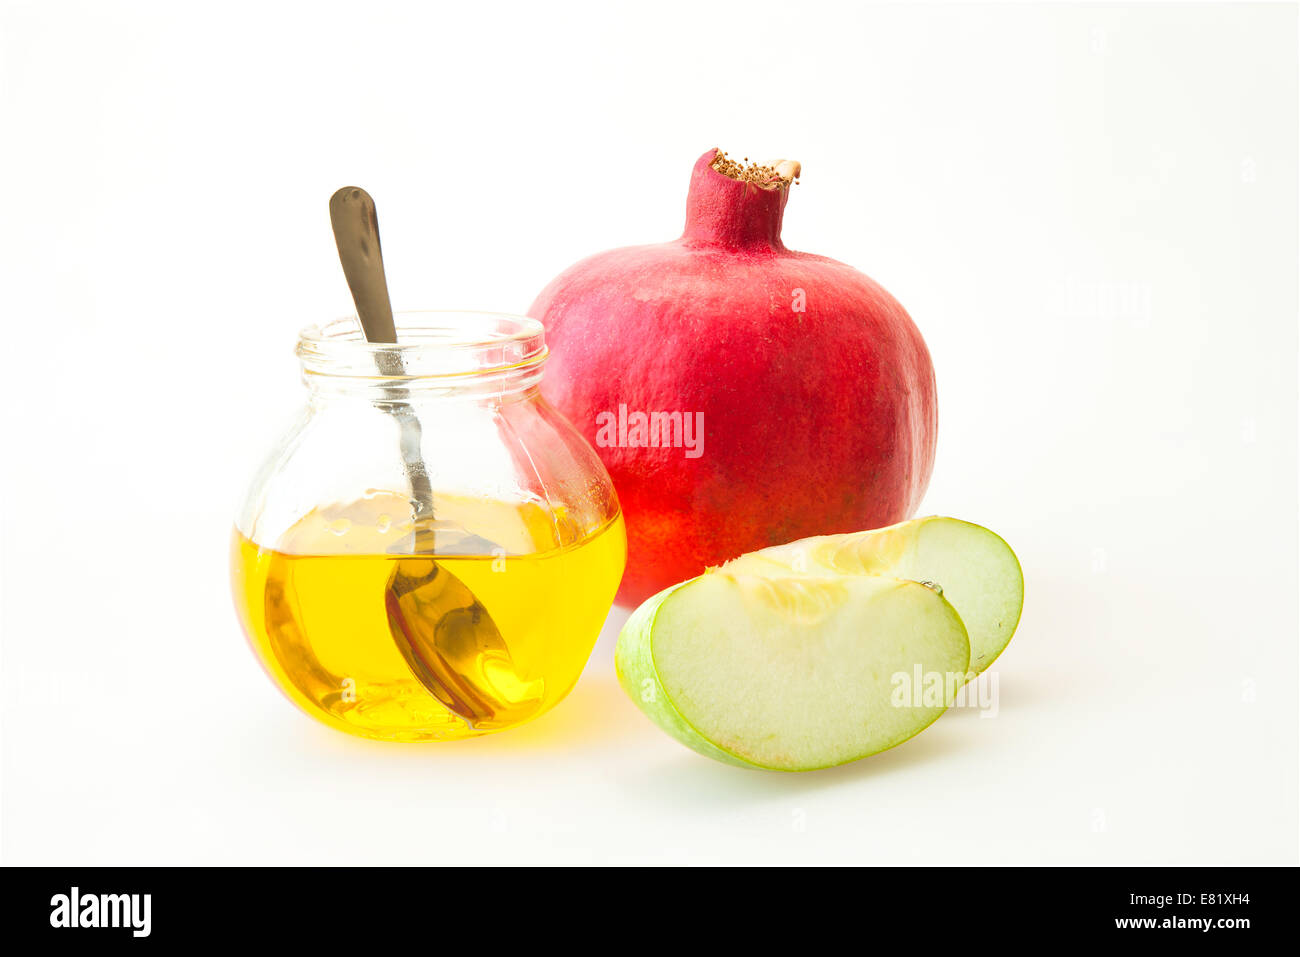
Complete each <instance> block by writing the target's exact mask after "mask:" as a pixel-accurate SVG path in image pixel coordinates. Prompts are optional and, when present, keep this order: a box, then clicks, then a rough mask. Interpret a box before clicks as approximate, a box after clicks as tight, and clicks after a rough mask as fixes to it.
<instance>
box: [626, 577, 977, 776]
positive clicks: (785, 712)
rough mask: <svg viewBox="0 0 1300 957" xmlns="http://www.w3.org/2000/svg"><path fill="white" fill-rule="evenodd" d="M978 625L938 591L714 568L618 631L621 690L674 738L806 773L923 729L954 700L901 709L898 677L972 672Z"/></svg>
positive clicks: (730, 757)
mask: <svg viewBox="0 0 1300 957" xmlns="http://www.w3.org/2000/svg"><path fill="white" fill-rule="evenodd" d="M969 660H970V644H969V641H968V639H967V637H966V628H965V626H963V625H962V622H961V618H960V617H958V615H957V613H956V611H954V610H953V607H952V605H950V604H949V603H948V602H947V601H945V600H944V598H943V597H942V596H940V595H939V594H938V592H936V591H934V590H933V589H931V588H928V587H926V586H924V585H920V584H918V583H916V582H909V581H902V580H900V579H890V578H882V577H878V576H868V575H857V576H841V577H837V578H835V577H828V578H822V579H818V578H811V577H806V576H800V575H788V576H785V577H780V576H778V575H762V576H759V575H747V574H744V573H732V572H729V571H726V570H715V571H711V572H708V573H706V574H704V575H702V576H700V577H699V578H695V579H692V580H691V581H688V582H686V583H684V584H682V585H677V586H675V587H673V588H670V589H668V590H667V591H664V592H661V593H660V594H658V595H656V596H655V597H653V598H651V599H650V600H649V601H647V602H646V603H645V604H643V605H642V606H641V607H640V608H638V609H637V610H636V611H635V612H634V613H633V615H632V617H631V618H630V619H629V620H628V622H627V624H626V625H625V626H624V628H623V631H622V633H621V634H620V635H619V641H618V649H617V652H616V656H615V662H616V666H617V669H618V675H619V681H620V682H621V683H622V685H623V688H624V690H625V691H627V693H628V694H629V695H630V696H631V697H632V699H633V700H634V701H635V702H637V704H638V705H640V707H641V708H642V710H643V711H645V712H646V714H647V715H649V717H650V718H651V719H652V720H653V721H654V722H655V723H656V724H658V725H659V726H660V727H661V728H662V729H663V730H665V731H667V732H668V733H669V734H670V735H672V736H673V737H675V738H676V739H677V740H679V741H681V742H682V743H683V744H685V745H687V746H688V747H691V748H694V749H695V750H696V751H699V752H700V753H701V754H704V755H706V756H708V757H711V758H716V759H718V760H720V761H725V762H727V763H728V764H735V765H740V766H742V767H753V768H767V769H772V770H781V771H807V770H812V769H815V768H823V767H829V766H831V765H835V764H843V763H845V762H847V761H855V760H857V759H858V758H863V757H866V756H867V755H869V754H875V753H876V752H877V751H883V750H885V749H886V748H892V747H893V746H894V745H896V744H900V743H901V742H903V741H906V740H907V739H908V738H910V737H912V736H913V735H914V734H916V733H917V732H919V731H921V730H922V729H924V728H925V727H927V726H928V725H929V724H931V723H932V722H933V721H934V720H935V719H936V718H938V717H939V715H941V714H942V713H943V712H944V711H945V710H946V709H947V708H948V706H949V705H950V704H951V703H952V696H953V694H954V693H955V688H956V687H959V686H960V684H961V681H957V682H956V683H955V684H954V683H953V682H948V683H947V686H946V688H945V690H944V693H943V695H942V697H941V698H939V700H933V701H923V702H914V701H911V700H909V701H907V702H905V703H904V704H902V705H899V704H898V703H897V702H896V701H895V700H894V695H893V691H894V682H895V676H896V675H900V674H903V675H907V676H909V677H910V676H912V675H913V674H914V673H915V670H916V669H917V668H918V667H919V668H920V669H921V672H922V673H923V674H941V675H954V676H964V675H965V673H966V671H967V668H968V665H969Z"/></svg>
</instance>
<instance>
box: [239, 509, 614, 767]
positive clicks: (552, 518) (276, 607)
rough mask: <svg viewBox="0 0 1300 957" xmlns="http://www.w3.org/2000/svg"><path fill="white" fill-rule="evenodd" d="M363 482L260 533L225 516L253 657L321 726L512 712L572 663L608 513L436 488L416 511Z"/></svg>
mask: <svg viewBox="0 0 1300 957" xmlns="http://www.w3.org/2000/svg"><path fill="white" fill-rule="evenodd" d="M411 515H412V508H411V503H410V502H409V501H408V500H407V499H406V498H405V497H403V496H399V495H396V494H393V493H389V492H383V491H372V492H369V493H367V494H366V496H365V497H364V498H362V499H361V500H359V501H355V502H351V503H345V504H331V505H326V506H322V507H318V508H316V509H313V510H312V511H310V512H309V513H308V514H307V515H306V516H304V517H303V518H302V519H300V520H299V521H298V522H297V523H295V524H294V525H293V526H292V527H291V528H290V529H289V530H288V531H287V532H285V533H284V534H283V535H280V536H279V537H278V539H277V540H276V541H275V543H274V544H273V545H272V546H271V547H266V546H263V545H259V544H257V543H256V541H255V539H257V538H258V535H257V534H256V533H253V534H252V536H251V538H250V537H249V536H248V535H246V534H244V533H243V532H241V531H238V530H236V532H235V534H234V542H233V546H232V573H233V582H234V592H235V604H236V606H237V608H238V611H239V615H240V619H241V622H242V624H243V626H244V631H245V633H246V634H247V636H248V638H249V642H250V644H251V645H252V646H253V650H254V652H255V653H256V654H257V656H258V658H259V660H260V661H261V662H262V665H263V666H264V667H265V669H266V670H267V672H268V673H269V674H270V675H271V677H272V679H273V680H274V681H275V682H276V684H277V685H279V687H280V688H281V689H282V690H283V691H284V692H285V693H286V694H287V695H288V696H289V698H290V699H292V700H293V701H294V702H295V703H296V704H297V705H299V707H301V708H302V709H303V710H304V711H306V712H307V713H308V714H310V715H312V716H314V717H316V718H318V719H319V720H321V721H323V722H325V723H326V724H328V725H330V726H331V727H335V728H339V729H341V730H343V731H348V732H351V733H353V734H358V735H361V736H363V737H369V738H380V739H386V740H393V741H429V740H447V739H455V738H466V737H471V736H474V735H479V734H484V733H487V732H490V731H496V730H500V729H502V728H508V727H514V726H516V725H518V724H521V723H523V722H525V721H528V720H529V719H531V718H534V717H536V716H537V715H540V714H542V713H543V712H545V711H546V710H547V709H549V708H551V707H552V706H554V705H555V704H556V703H557V702H558V701H560V700H561V699H562V698H563V697H564V696H565V695H566V694H568V692H569V690H570V689H571V688H572V687H573V685H574V683H575V682H576V681H577V680H578V677H579V675H581V673H582V670H583V667H584V665H585V664H586V662H587V658H588V657H589V656H590V654H591V649H592V646H593V645H594V643H595V640H596V637H597V635H598V634H599V633H600V629H601V626H602V624H603V622H604V619H605V615H606V613H607V611H608V610H609V606H610V603H611V602H612V600H613V597H614V592H615V591H616V589H617V588H618V584H619V580H620V578H621V577H622V573H623V563H624V560H625V556H626V537H625V533H624V528H623V519H622V516H621V515H620V514H618V513H615V514H614V516H613V517H612V518H606V519H604V520H603V524H600V525H599V526H597V527H584V526H583V525H582V524H581V523H580V522H579V521H577V520H576V519H574V518H573V517H572V516H571V515H570V514H569V513H568V511H567V510H566V509H564V508H563V507H553V506H550V505H548V504H546V503H542V502H522V503H521V502H495V501H490V500H484V499H482V498H478V497H468V496H467V497H464V498H456V497H455V496H439V497H438V498H437V499H436V501H435V504H434V515H435V520H432V521H430V520H421V521H420V522H418V523H417V522H416V521H414V520H413V519H412V518H411Z"/></svg>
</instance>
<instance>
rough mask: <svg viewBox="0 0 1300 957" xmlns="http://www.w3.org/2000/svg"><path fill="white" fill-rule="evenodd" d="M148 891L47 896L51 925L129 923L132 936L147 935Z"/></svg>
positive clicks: (125, 924) (75, 888)
mask: <svg viewBox="0 0 1300 957" xmlns="http://www.w3.org/2000/svg"><path fill="white" fill-rule="evenodd" d="M151 904H152V895H150V894H84V895H83V894H82V893H81V890H80V888H77V887H74V888H72V892H71V893H70V894H55V895H54V896H53V897H51V898H50V926H51V927H129V928H131V935H132V936H133V937H148V936H149V922H150V920H149V910H150V905H151Z"/></svg>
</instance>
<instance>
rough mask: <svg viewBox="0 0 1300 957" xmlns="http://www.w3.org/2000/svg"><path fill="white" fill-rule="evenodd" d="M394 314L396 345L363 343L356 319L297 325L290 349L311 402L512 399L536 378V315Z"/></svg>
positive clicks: (540, 339)
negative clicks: (299, 329) (293, 346)
mask: <svg viewBox="0 0 1300 957" xmlns="http://www.w3.org/2000/svg"><path fill="white" fill-rule="evenodd" d="M393 318H394V325H395V326H396V329H397V342H395V343H380V342H367V341H366V339H365V336H364V334H363V332H362V329H361V324H360V323H359V322H358V321H357V319H356V318H355V317H352V318H348V319H338V320H335V321H334V322H330V323H326V324H325V325H323V326H312V327H309V328H307V329H304V330H303V331H302V333H301V334H300V336H299V338H298V348H297V354H298V359H299V361H300V362H301V365H302V376H303V382H304V383H305V384H306V385H307V388H308V390H309V391H310V392H311V394H312V397H313V400H316V399H330V400H333V399H346V398H357V399H361V400H364V401H367V402H385V401H391V402H407V401H422V400H425V399H433V398H473V399H479V400H484V399H486V400H491V399H494V398H496V399H500V400H506V399H519V398H526V397H528V396H529V395H531V394H533V393H535V391H536V389H537V386H538V383H540V382H541V378H542V366H543V364H544V363H545V361H546V357H547V349H546V341H545V335H544V333H543V330H542V326H541V323H539V322H538V321H537V320H535V319H529V318H527V317H524V316H510V315H503V314H497V313H475V312H434V311H427V312H403V313H397V314H396V315H395V316H394V317H393Z"/></svg>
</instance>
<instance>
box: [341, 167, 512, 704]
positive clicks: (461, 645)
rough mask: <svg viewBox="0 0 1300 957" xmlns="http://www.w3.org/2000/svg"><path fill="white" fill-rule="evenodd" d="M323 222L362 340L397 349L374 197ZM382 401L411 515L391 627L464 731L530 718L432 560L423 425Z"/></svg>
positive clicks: (389, 363)
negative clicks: (506, 688) (393, 427)
mask: <svg viewBox="0 0 1300 957" xmlns="http://www.w3.org/2000/svg"><path fill="white" fill-rule="evenodd" d="M330 222H331V224H332V225H333V228H334V241H335V244H336V245H337V246H338V250H339V262H340V263H341V264H342V265H343V275H344V276H345V277H346V278H347V281H348V288H349V289H350V290H351V291H352V301H353V302H354V303H355V304H356V307H357V318H358V319H359V320H360V322H361V329H362V331H363V332H364V334H365V337H366V340H367V341H368V342H377V343H385V342H387V343H396V342H397V329H396V327H395V325H394V323H393V308H392V304H391V302H390V300H389V297H388V280H387V278H386V276H385V274H384V259H383V253H382V251H381V249H380V244H379V217H378V215H377V213H376V211H375V203H374V200H372V199H371V198H370V194H368V193H367V192H366V191H365V190H364V189H361V188H359V187H356V186H345V187H344V188H343V189H340V190H339V191H338V192H336V193H335V194H334V195H333V196H332V197H330ZM376 365H377V366H378V367H379V371H380V373H381V374H383V375H385V376H401V375H403V374H404V373H405V369H404V367H403V364H402V359H401V356H400V355H399V353H398V351H397V350H381V351H379V352H378V353H377V355H376ZM386 396H387V399H386V401H385V402H384V403H383V407H384V408H385V410H386V411H387V412H388V413H389V414H390V415H392V416H393V418H394V419H396V420H397V423H398V427H399V429H400V439H399V451H400V453H401V456H402V464H403V467H404V470H405V472H406V476H407V479H408V480H409V481H410V483H411V494H412V499H411V502H412V505H413V507H414V510H415V515H414V529H415V530H414V538H413V540H412V548H411V551H412V552H413V553H414V554H413V555H412V557H410V558H403V559H401V560H399V561H397V562H396V563H395V567H394V569H393V573H392V575H391V576H390V578H389V581H388V588H387V591H386V593H385V596H384V602H385V607H386V609H387V612H388V625H389V630H390V631H391V632H392V635H393V640H394V641H395V643H396V644H397V648H398V650H399V651H400V652H401V653H402V657H403V658H405V660H406V663H407V665H408V666H409V667H410V669H411V671H412V673H413V674H414V675H415V676H416V678H418V679H419V681H420V683H421V684H423V685H424V687H425V688H427V689H428V691H429V693H430V694H432V695H433V696H434V697H435V698H436V699H437V700H438V701H439V702H441V703H442V704H443V705H444V706H445V707H446V708H447V709H448V710H450V711H452V712H453V713H455V714H457V715H459V716H460V717H461V718H463V719H464V720H465V722H466V723H467V724H469V726H470V727H473V728H478V727H482V728H485V729H486V728H490V727H493V726H494V724H496V723H497V722H501V721H503V720H504V721H506V722H509V721H510V720H513V714H512V712H513V711H514V710H515V709H520V710H527V711H530V712H531V711H532V710H533V707H534V705H535V704H536V699H531V700H529V701H527V702H514V701H506V700H502V699H501V698H500V697H498V695H496V694H494V693H493V692H494V689H493V688H492V687H491V683H490V676H489V675H488V674H487V672H486V671H485V668H484V665H485V664H487V663H488V662H491V663H492V664H493V666H494V667H497V668H500V667H504V668H507V669H508V670H509V671H510V672H511V673H512V674H513V673H514V672H515V669H514V666H513V662H512V661H511V658H510V651H509V649H508V648H507V647H506V643H505V641H504V639H503V638H502V637H501V632H500V631H499V630H498V629H497V626H496V624H495V622H493V621H492V617H491V616H490V615H489V614H488V612H487V609H486V608H484V607H483V604H482V603H481V602H480V601H479V600H478V599H477V598H476V597H475V596H474V593H473V592H472V591H470V589H469V588H468V587H466V585H465V584H464V582H462V581H461V580H460V579H459V578H457V577H456V576H455V575H453V574H452V573H451V572H450V571H448V570H447V569H446V568H445V567H443V566H442V565H440V564H439V563H438V562H437V561H436V560H435V559H434V557H433V556H434V554H435V552H436V546H437V532H436V523H435V520H434V507H433V489H432V487H431V484H430V481H429V473H428V469H427V468H426V466H425V463H424V459H423V456H422V453H421V449H420V445H421V438H422V432H421V428H420V420H419V419H418V418H417V417H416V415H415V410H414V409H413V408H412V407H411V406H410V404H409V403H408V402H407V401H406V399H407V398H409V392H408V391H407V390H406V389H404V388H402V387H401V386H391V387H389V388H388V389H387V390H386ZM404 554H405V552H404ZM485 685H486V687H485Z"/></svg>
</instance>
